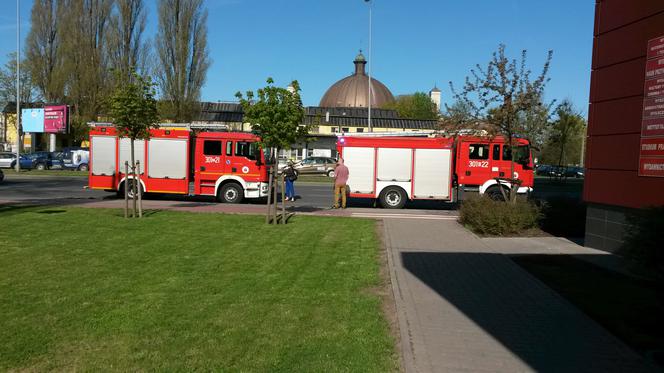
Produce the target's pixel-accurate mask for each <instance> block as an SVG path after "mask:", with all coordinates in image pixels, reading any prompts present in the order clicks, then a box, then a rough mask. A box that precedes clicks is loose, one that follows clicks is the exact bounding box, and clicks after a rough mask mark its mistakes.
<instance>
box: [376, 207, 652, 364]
mask: <svg viewBox="0 0 664 373" xmlns="http://www.w3.org/2000/svg"><path fill="white" fill-rule="evenodd" d="M384 227H385V228H384V230H385V241H386V245H387V249H388V261H389V263H390V275H391V279H392V286H393V289H394V294H395V298H396V303H397V313H398V319H399V326H400V334H401V336H400V337H401V338H400V349H401V355H402V358H403V359H402V365H403V367H404V369H405V370H406V371H407V372H466V371H468V372H526V371H545V372H547V371H550V372H568V371H569V372H623V371H624V372H647V371H653V369H652V368H651V367H650V366H649V365H647V364H646V363H645V361H644V360H643V359H642V358H641V357H640V356H638V355H637V354H636V353H635V352H633V351H632V350H631V349H629V348H628V347H627V346H625V345H624V344H623V343H622V342H621V341H619V340H618V339H617V338H615V337H614V336H612V335H611V334H609V333H608V332H607V331H606V330H604V329H603V328H602V327H601V326H599V325H598V324H596V323H595V322H594V321H593V320H591V319H590V318H588V317H587V316H586V315H584V314H583V313H582V312H581V311H579V310H578V309H577V308H575V307H574V306H572V305H571V304H570V303H568V302H567V301H566V300H565V299H563V298H561V297H560V296H559V295H558V294H556V293H555V292H554V291H553V290H551V289H549V288H548V287H547V286H545V285H544V284H542V283H541V282H540V281H539V280H537V279H535V278H534V277H532V276H531V275H529V274H528V273H527V272H526V271H524V270H523V269H521V268H520V267H519V266H517V265H516V264H515V263H514V262H512V260H511V259H510V258H509V256H507V255H504V254H505V253H510V252H511V251H512V249H510V248H511V247H513V246H514V245H500V244H497V243H496V242H487V241H484V240H483V239H480V238H478V237H476V236H475V235H473V234H471V233H469V232H468V231H466V230H465V229H464V228H463V227H461V226H460V225H459V224H458V223H456V222H455V221H431V220H417V221H415V220H403V219H386V220H385V223H384ZM545 241H546V240H545ZM487 243H491V245H488V244H487ZM517 246H518V245H517ZM522 246H523V245H522ZM520 250H522V251H523V250H525V249H523V248H521V249H520ZM539 250H540V251H544V249H543V248H542V247H540V248H539ZM567 250H571V249H570V248H567ZM579 250H581V251H582V250H583V248H580V249H579ZM501 251H504V252H501ZM522 251H521V252H522Z"/></svg>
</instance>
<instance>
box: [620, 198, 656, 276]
mask: <svg viewBox="0 0 664 373" xmlns="http://www.w3.org/2000/svg"><path fill="white" fill-rule="evenodd" d="M662 232H664V206H659V207H652V208H648V209H644V210H641V211H638V212H636V213H634V214H631V216H629V225H628V228H627V236H626V238H625V243H624V244H623V246H622V248H621V249H620V254H622V255H624V256H625V257H627V258H629V259H630V260H632V261H633V262H634V263H635V264H636V265H637V266H638V267H640V268H642V269H646V270H647V271H649V272H650V273H651V274H652V275H654V276H655V277H656V278H657V279H658V280H659V281H660V282H664V238H662Z"/></svg>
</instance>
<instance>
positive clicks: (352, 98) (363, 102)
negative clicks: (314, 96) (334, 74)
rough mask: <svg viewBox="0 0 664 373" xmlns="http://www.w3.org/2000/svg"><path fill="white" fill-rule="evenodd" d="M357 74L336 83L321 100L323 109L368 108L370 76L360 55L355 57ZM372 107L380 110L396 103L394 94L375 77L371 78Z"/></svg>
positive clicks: (364, 60)
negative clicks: (388, 104) (386, 105)
mask: <svg viewBox="0 0 664 373" xmlns="http://www.w3.org/2000/svg"><path fill="white" fill-rule="evenodd" d="M353 63H354V64H355V73H354V74H353V75H350V76H347V77H345V78H343V79H341V80H339V81H338V82H336V83H334V84H333V85H332V86H331V87H330V88H329V89H328V90H327V92H325V94H324V95H323V98H322V99H321V100H320V105H319V106H322V107H367V98H368V97H369V94H368V91H369V76H368V75H367V74H366V73H365V71H364V67H365V65H366V64H367V61H366V59H365V58H364V56H363V55H362V51H360V54H358V55H357V57H355V61H353ZM371 96H372V97H371V107H373V108H378V107H381V106H383V105H384V104H386V103H388V102H391V101H394V96H393V95H392V92H390V90H389V89H387V87H386V86H385V84H383V83H381V82H379V81H378V80H377V79H375V78H374V77H371Z"/></svg>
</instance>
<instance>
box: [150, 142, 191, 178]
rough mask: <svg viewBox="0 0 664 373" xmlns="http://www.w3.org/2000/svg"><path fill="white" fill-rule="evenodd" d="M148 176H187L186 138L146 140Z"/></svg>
mask: <svg viewBox="0 0 664 373" xmlns="http://www.w3.org/2000/svg"><path fill="white" fill-rule="evenodd" d="M148 162H149V165H148V176H149V177H151V178H162V179H185V178H186V177H187V140H176V139H151V140H150V141H149V142H148Z"/></svg>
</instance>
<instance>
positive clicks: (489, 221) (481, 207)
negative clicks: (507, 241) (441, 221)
mask: <svg viewBox="0 0 664 373" xmlns="http://www.w3.org/2000/svg"><path fill="white" fill-rule="evenodd" d="M540 215H541V214H540V210H539V208H538V207H537V206H536V205H535V204H533V203H531V202H528V201H520V200H517V201H516V202H515V203H505V202H500V201H494V200H492V199H490V198H488V197H485V196H482V197H478V198H472V199H469V200H465V201H463V203H462V204H461V209H460V210H459V221H460V222H461V224H463V225H465V226H467V227H468V228H470V229H471V230H472V231H473V232H475V233H479V234H488V235H496V236H504V235H510V234H519V233H520V232H523V231H525V230H527V229H531V228H535V227H537V223H538V221H539V219H540Z"/></svg>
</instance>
